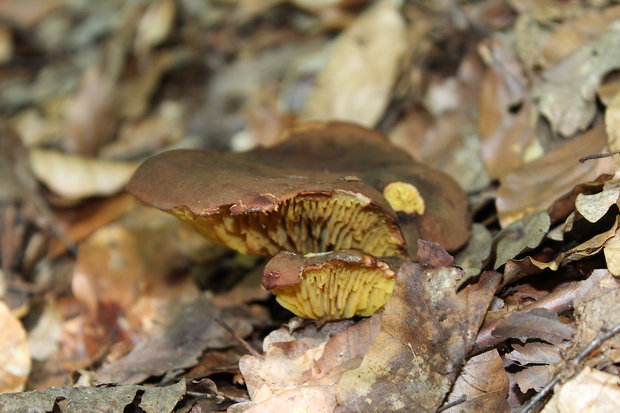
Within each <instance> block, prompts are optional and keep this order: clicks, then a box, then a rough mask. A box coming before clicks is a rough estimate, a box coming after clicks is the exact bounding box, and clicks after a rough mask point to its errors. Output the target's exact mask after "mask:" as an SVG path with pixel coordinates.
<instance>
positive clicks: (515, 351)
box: [506, 342, 562, 366]
mask: <svg viewBox="0 0 620 413" xmlns="http://www.w3.org/2000/svg"><path fill="white" fill-rule="evenodd" d="M560 351H562V347H561V346H557V345H552V344H547V343H539V342H532V343H526V344H523V345H521V344H512V351H511V352H510V353H508V354H506V358H507V359H508V360H511V361H513V362H515V363H517V364H519V365H521V366H525V365H528V364H556V363H560V362H561V361H562V355H561V353H560Z"/></svg>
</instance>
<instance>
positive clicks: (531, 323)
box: [491, 308, 575, 344]
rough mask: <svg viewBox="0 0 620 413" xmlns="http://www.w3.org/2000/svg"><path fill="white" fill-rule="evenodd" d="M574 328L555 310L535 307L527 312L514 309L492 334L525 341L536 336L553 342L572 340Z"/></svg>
mask: <svg viewBox="0 0 620 413" xmlns="http://www.w3.org/2000/svg"><path fill="white" fill-rule="evenodd" d="M574 331H575V330H574V328H573V327H572V326H571V325H569V324H564V323H562V322H561V321H560V320H559V319H558V316H557V314H556V313H555V312H554V311H551V310H547V309H546V308H534V309H532V310H530V311H528V312H526V313H522V312H516V311H513V312H511V313H510V314H508V316H507V317H506V318H504V319H503V320H502V321H500V322H499V324H498V325H497V326H496V327H495V329H493V331H492V332H491V334H493V336H495V337H502V338H516V339H519V340H521V341H523V342H525V341H526V340H528V339H532V338H536V339H540V340H545V341H547V342H549V343H551V344H560V343H561V342H562V341H564V340H570V339H571V337H572V336H573V333H574Z"/></svg>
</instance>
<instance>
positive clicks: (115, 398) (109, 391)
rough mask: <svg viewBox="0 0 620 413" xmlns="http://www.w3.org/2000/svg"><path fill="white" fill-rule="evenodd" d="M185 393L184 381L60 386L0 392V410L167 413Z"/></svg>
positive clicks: (69, 412)
mask: <svg viewBox="0 0 620 413" xmlns="http://www.w3.org/2000/svg"><path fill="white" fill-rule="evenodd" d="M184 394H185V382H184V381H180V382H178V383H176V384H173V385H170V386H165V387H147V386H117V387H103V388H92V387H60V388H55V387H52V388H49V389H44V390H35V391H30V392H25V393H14V394H5V395H0V410H1V411H3V412H22V411H37V412H51V411H55V412H59V413H73V412H89V411H102V412H103V411H105V412H123V411H135V410H136V409H140V410H138V411H144V412H146V413H170V412H172V410H173V409H174V407H175V406H176V404H177V403H178V401H179V400H181V398H182V397H183V395H184Z"/></svg>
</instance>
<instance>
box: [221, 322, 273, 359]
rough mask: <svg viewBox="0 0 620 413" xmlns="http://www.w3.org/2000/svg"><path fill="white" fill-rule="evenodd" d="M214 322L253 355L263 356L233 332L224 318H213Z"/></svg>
mask: <svg viewBox="0 0 620 413" xmlns="http://www.w3.org/2000/svg"><path fill="white" fill-rule="evenodd" d="M214 320H215V322H216V323H218V324H219V325H220V326H221V327H222V328H223V329H224V330H226V331H228V333H229V334H230V335H231V336H233V338H234V339H235V340H237V341H238V342H239V343H241V345H242V346H243V347H245V349H246V350H247V351H248V352H249V353H250V354H251V355H253V356H254V357H258V358H261V359H262V358H263V355H262V354H260V353H259V352H258V351H257V350H256V349H255V348H254V347H252V346H251V345H250V343H248V342H247V341H245V340H244V339H243V337H241V336H240V335H239V334H237V333H236V332H235V330H233V329H232V327H231V326H229V325H228V323H227V322H226V321H224V320H222V319H221V318H215V319H214Z"/></svg>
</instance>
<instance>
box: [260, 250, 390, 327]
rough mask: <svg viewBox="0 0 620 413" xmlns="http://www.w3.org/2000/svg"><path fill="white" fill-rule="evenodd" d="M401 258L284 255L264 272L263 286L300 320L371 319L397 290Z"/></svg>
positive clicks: (345, 252) (346, 254) (338, 253)
mask: <svg viewBox="0 0 620 413" xmlns="http://www.w3.org/2000/svg"><path fill="white" fill-rule="evenodd" d="M399 263H400V261H399V259H398V258H391V259H379V258H375V257H373V256H370V255H368V254H364V253H362V252H361V251H357V250H341V251H334V252H326V253H319V254H306V255H300V254H295V253H292V252H286V251H285V252H281V253H279V254H278V255H276V256H275V257H273V258H272V259H271V260H270V261H269V262H268V263H267V265H266V266H265V270H264V272H263V280H262V283H263V287H265V288H266V289H268V290H270V291H271V292H272V293H273V294H275V296H276V300H277V301H278V302H279V303H280V305H282V306H283V307H285V308H286V309H288V310H290V311H292V312H293V313H295V314H296V315H298V316H300V317H304V318H312V319H319V320H337V319H342V318H351V317H353V316H356V315H357V316H370V315H372V314H374V313H375V312H377V311H378V310H380V309H381V308H382V307H383V306H384V305H385V303H386V302H387V300H388V298H390V296H391V295H392V292H393V291H394V286H395V284H396V279H395V277H396V269H397V266H398V264H399Z"/></svg>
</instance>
